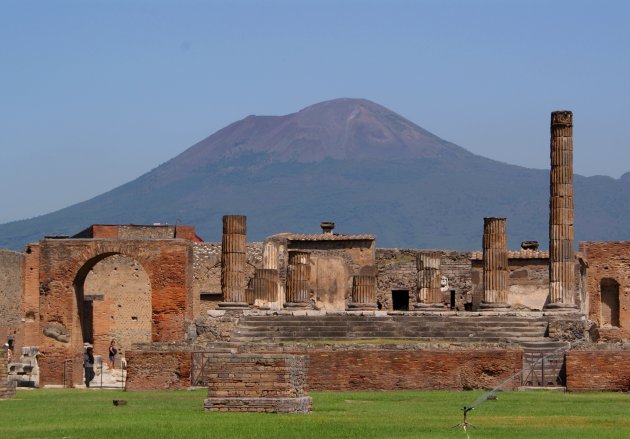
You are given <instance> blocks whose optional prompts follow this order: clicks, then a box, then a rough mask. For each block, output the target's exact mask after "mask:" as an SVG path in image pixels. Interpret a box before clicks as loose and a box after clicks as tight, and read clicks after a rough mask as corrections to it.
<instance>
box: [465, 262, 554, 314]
mask: <svg viewBox="0 0 630 439" xmlns="http://www.w3.org/2000/svg"><path fill="white" fill-rule="evenodd" d="M471 270H472V294H473V308H474V309H478V307H479V303H480V302H481V299H482V298H483V261H482V260H481V259H473V261H472V268H471ZM548 296H549V259H546V258H545V259H542V258H540V259H539V258H536V259H515V258H510V259H509V265H508V303H509V304H510V305H511V306H512V308H513V309H530V310H542V308H543V306H544V305H545V302H546V301H547V298H548Z"/></svg>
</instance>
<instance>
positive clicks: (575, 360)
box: [566, 351, 630, 392]
mask: <svg viewBox="0 0 630 439" xmlns="http://www.w3.org/2000/svg"><path fill="white" fill-rule="evenodd" d="M566 367H567V390H569V391H571V392H578V391H612V392H627V391H629V390H630V351H570V352H567V356H566Z"/></svg>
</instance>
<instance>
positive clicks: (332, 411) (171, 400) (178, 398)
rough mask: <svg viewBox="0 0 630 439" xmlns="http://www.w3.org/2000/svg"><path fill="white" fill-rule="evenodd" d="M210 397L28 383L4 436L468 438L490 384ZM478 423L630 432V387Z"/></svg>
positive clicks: (554, 397) (523, 395)
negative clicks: (286, 403) (209, 406)
mask: <svg viewBox="0 0 630 439" xmlns="http://www.w3.org/2000/svg"><path fill="white" fill-rule="evenodd" d="M205 395H206V391H205V390H195V391H177V392H126V393H124V392H121V391H111V390H110V391H105V390H103V391H98V390H92V391H85V390H30V391H29V390H19V391H18V394H17V397H16V398H15V399H13V400H6V401H0V438H2V439H5V438H7V439H8V438H11V439H12V438H59V439H61V438H71V439H79V438H86V439H91V438H107V439H115V438H152V439H155V438H261V439H262V438H264V439H274V438H316V439H325V438H362V439H365V438H466V433H465V432H464V431H463V430H462V429H461V428H451V427H452V426H453V425H455V424H457V423H459V422H461V420H462V412H461V408H462V407H463V406H464V405H470V404H472V403H473V402H474V401H475V400H477V399H478V398H479V397H480V396H481V395H482V392H441V391H440V392H437V391H436V392H416V391H404V392H312V393H311V396H312V397H313V412H312V413H311V414H309V415H279V414H262V413H208V412H205V411H204V410H203V400H204V398H205ZM113 399H126V400H127V401H128V404H127V405H125V406H119V407H115V406H114V405H113V404H112V400H113ZM469 421H470V422H471V423H472V424H474V425H475V426H476V428H475V429H470V430H469V434H470V437H471V438H502V439H504V438H509V439H517V438H532V437H535V438H568V437H573V438H580V439H581V438H598V439H603V438H628V437H630V395H627V394H622V393H576V394H570V393H559V392H504V393H499V394H498V397H497V400H496V401H485V402H483V403H482V404H481V405H479V406H478V407H477V408H476V409H475V410H474V411H472V412H471V413H470V415H469Z"/></svg>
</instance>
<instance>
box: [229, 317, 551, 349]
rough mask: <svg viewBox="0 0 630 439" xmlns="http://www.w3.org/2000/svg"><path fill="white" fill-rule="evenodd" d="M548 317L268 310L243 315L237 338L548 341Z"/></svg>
mask: <svg viewBox="0 0 630 439" xmlns="http://www.w3.org/2000/svg"><path fill="white" fill-rule="evenodd" d="M546 329H547V322H545V321H544V320H542V319H539V318H523V317H516V316H470V317H461V316H457V317H454V316H428V315H409V316H406V315H386V316H364V315H315V316H305V315H300V316H295V315H267V316H260V315H259V316H244V317H242V318H241V320H240V322H239V325H238V327H237V329H236V330H235V331H234V333H233V336H232V340H233V341H238V342H252V341H266V342H275V341H300V340H322V339H329V340H337V339H339V340H345V339H361V340H364V339H371V338H373V339H379V338H380V339H400V340H405V339H407V340H409V339H412V340H418V341H453V342H466V341H468V342H493V343H502V342H517V343H535V342H537V341H541V340H544V336H545V332H546Z"/></svg>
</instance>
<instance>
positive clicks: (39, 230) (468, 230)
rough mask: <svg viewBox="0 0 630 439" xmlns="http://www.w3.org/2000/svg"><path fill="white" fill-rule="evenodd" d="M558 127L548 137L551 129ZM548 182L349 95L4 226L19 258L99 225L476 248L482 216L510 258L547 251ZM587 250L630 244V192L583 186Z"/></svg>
mask: <svg viewBox="0 0 630 439" xmlns="http://www.w3.org/2000/svg"><path fill="white" fill-rule="evenodd" d="M541 129H546V127H541ZM548 197H549V173H548V171H547V170H537V169H529V168H524V167H520V166H517V165H510V164H506V163H502V162H499V161H496V160H492V159H489V158H485V157H482V156H479V155H475V154H473V153H471V152H469V151H467V150H466V149H464V148H462V147H460V146H457V145H455V144H453V143H450V142H448V141H445V140H443V139H441V138H439V137H438V136H435V135H434V134H432V133H430V132H429V131H427V130H425V129H423V128H421V127H419V126H418V125H416V124H415V123H413V122H410V121H409V120H407V119H405V118H404V117H402V116H400V115H398V114H396V113H394V112H392V111H390V110H388V109H387V108H385V107H383V106H381V105H379V104H376V103H373V102H371V101H368V100H365V99H350V98H342V99H336V100H332V101H326V102H322V103H318V104H314V105H311V106H308V107H305V108H303V109H302V110H300V111H297V112H295V113H291V114H288V115H284V116H253V115H250V116H247V117H245V118H243V119H241V120H239V121H236V122H234V123H232V124H229V125H228V126H226V127H224V128H222V129H220V130H218V131H217V132H215V133H213V134H211V135H210V136H208V137H206V138H205V139H203V140H201V141H200V142H197V143H196V144H195V145H193V146H191V147H190V148H188V149H186V150H185V151H183V152H182V153H181V154H179V155H177V156H175V157H173V158H172V159H170V160H168V161H167V162H165V163H163V164H161V165H160V166H158V167H156V168H154V169H153V170H151V171H149V172H147V173H145V174H143V175H141V176H139V177H138V178H136V179H134V180H132V181H130V182H128V183H125V184H123V185H121V186H119V187H117V188H115V189H113V190H111V191H108V192H106V193H104V194H101V195H99V196H97V197H94V198H92V199H90V200H86V201H84V202H81V203H77V204H75V205H73V206H69V207H67V208H65V209H61V210H59V211H56V212H52V213H50V214H47V215H43V216H40V217H37V218H33V219H30V220H22V221H16V222H12V223H7V224H4V225H0V246H2V247H10V248H19V247H20V246H24V245H25V244H26V243H28V242H31V241H35V240H38V239H40V238H41V237H43V236H44V235H45V234H46V235H54V234H60V235H71V234H74V233H76V232H78V231H80V230H82V229H83V228H85V227H87V226H89V225H90V224H93V223H101V224H105V223H135V224H142V223H145V224H152V223H154V222H161V223H171V224H175V223H187V224H190V225H194V226H196V227H197V230H198V233H199V235H200V236H202V238H204V239H206V240H217V241H220V239H221V230H220V229H221V217H222V215H224V214H227V213H241V214H246V215H248V230H249V236H248V239H250V240H261V239H263V238H264V237H266V236H269V235H272V234H275V233H279V232H287V231H289V232H305V233H319V228H318V224H319V222H320V221H321V220H332V221H335V222H336V223H337V231H339V232H340V233H372V234H375V235H376V236H377V245H378V246H380V247H383V246H385V247H411V248H413V247H417V248H452V249H476V248H479V247H480V245H481V235H482V226H483V217H484V216H505V217H507V218H508V238H509V242H510V247H512V248H515V247H517V246H518V243H519V242H520V241H524V240H532V239H534V240H538V241H540V242H541V244H542V246H543V247H544V246H545V245H546V241H547V234H548V232H547V221H548ZM575 199H576V239H589V240H601V239H602V238H603V237H607V239H615V240H619V239H622V237H627V236H629V235H630V226H628V225H626V224H624V222H623V221H622V219H623V218H624V216H627V215H628V214H630V212H629V211H628V210H629V208H628V206H630V185H628V184H627V182H626V181H624V180H623V179H619V180H612V179H601V178H596V177H581V176H576V177H575Z"/></svg>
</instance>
